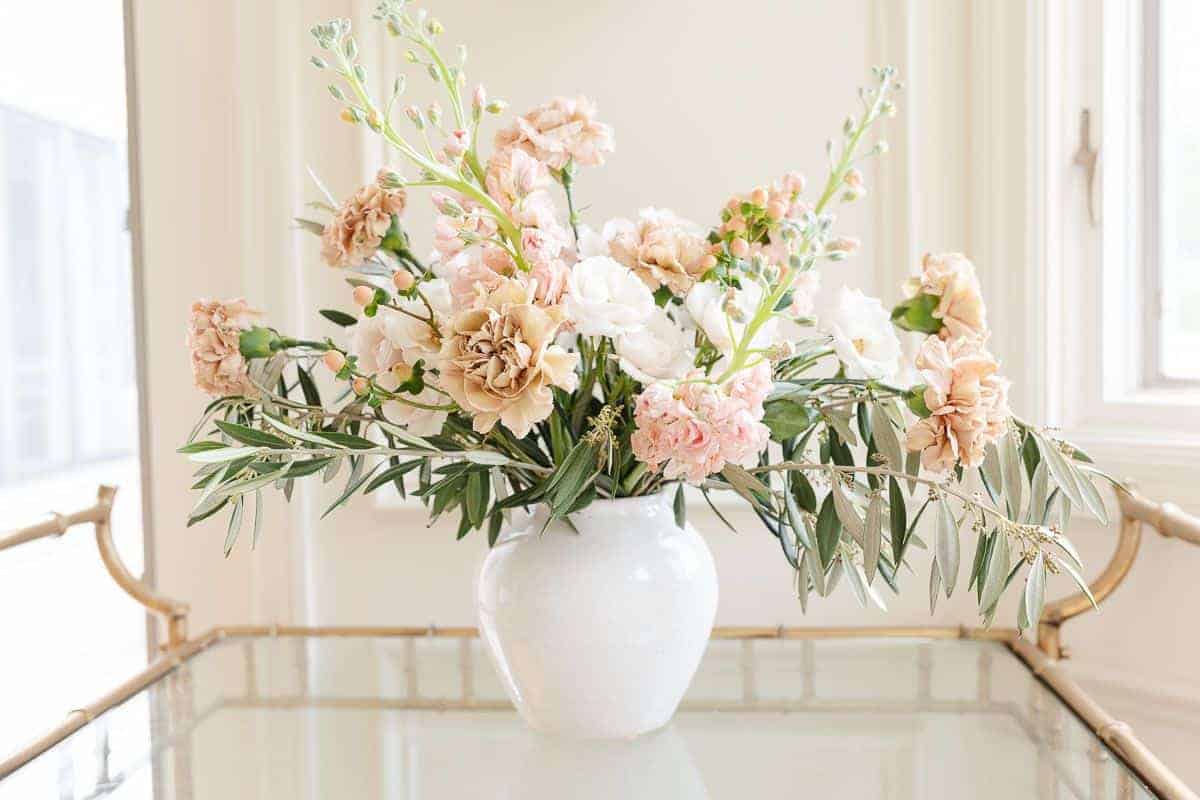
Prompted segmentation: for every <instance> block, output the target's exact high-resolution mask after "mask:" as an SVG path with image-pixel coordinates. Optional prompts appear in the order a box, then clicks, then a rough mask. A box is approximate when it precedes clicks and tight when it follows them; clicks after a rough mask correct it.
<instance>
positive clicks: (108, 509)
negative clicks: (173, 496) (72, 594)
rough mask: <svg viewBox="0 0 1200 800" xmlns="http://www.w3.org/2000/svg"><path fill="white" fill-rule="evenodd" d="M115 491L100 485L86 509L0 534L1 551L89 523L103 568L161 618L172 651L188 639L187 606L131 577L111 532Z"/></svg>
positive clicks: (123, 588)
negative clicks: (92, 529)
mask: <svg viewBox="0 0 1200 800" xmlns="http://www.w3.org/2000/svg"><path fill="white" fill-rule="evenodd" d="M116 494H117V489H116V487H114V486H101V487H100V488H99V489H98V490H97V493H96V502H95V503H94V504H92V505H90V506H88V507H87V508H84V509H81V510H79V511H75V512H73V513H70V514H58V513H53V514H52V515H51V518H50V519H49V520H46V521H45V522H39V523H36V524H34V525H30V526H28V527H25V528H18V529H17V530H15V531H11V532H9V533H7V534H5V535H3V536H0V551H4V550H7V549H9V548H11V547H17V546H18V545H23V544H28V543H29V542H36V541H38V540H39V539H45V538H48V537H51V536H54V537H58V536H62V535H63V534H65V533H66V532H67V531H69V530H70V529H71V528H74V527H77V526H80V525H86V524H88V523H91V524H92V526H93V527H94V529H95V532H96V548H97V549H98V550H99V551H100V560H101V561H102V562H103V563H104V568H105V569H106V570H108V574H109V575H111V576H112V579H113V580H114V581H116V583H117V585H118V586H120V587H121V589H122V590H123V591H124V592H125V593H126V594H128V595H129V596H130V597H132V598H133V599H134V600H136V601H137V602H138V603H139V604H141V605H142V606H143V607H145V609H146V610H147V611H149V612H151V613H152V614H154V615H155V616H156V617H158V618H159V619H160V620H162V622H163V625H164V627H165V629H166V637H165V638H166V643H165V644H164V645H163V648H164V649H165V650H173V649H175V648H177V647H179V646H180V645H182V644H184V643H185V642H186V641H187V638H188V636H187V615H188V606H187V604H186V603H180V602H177V601H175V600H172V599H171V598H169V597H164V596H163V595H161V594H159V593H158V592H156V591H154V590H153V589H152V588H150V587H149V586H147V585H146V584H145V583H144V582H143V581H141V580H140V579H138V578H136V577H134V575H133V573H131V572H130V571H129V568H128V567H126V566H125V562H124V561H122V560H121V554H120V553H119V552H118V551H117V546H116V543H115V542H114V541H113V535H112V507H113V499H114V498H115V497H116Z"/></svg>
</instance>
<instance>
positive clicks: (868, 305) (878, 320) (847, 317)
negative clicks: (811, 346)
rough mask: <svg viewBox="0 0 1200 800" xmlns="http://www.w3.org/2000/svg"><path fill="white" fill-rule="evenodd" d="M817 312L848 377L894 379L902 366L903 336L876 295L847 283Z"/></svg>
mask: <svg viewBox="0 0 1200 800" xmlns="http://www.w3.org/2000/svg"><path fill="white" fill-rule="evenodd" d="M821 311H822V313H819V314H818V315H817V326H818V327H819V328H820V330H821V331H823V332H824V333H827V334H829V335H830V336H831V337H833V349H834V351H835V352H836V353H837V357H838V360H839V361H841V362H842V364H843V365H845V367H846V377H848V378H884V379H887V378H891V377H893V376H894V375H895V374H896V372H897V371H898V370H899V369H900V355H901V351H900V339H899V338H898V337H897V336H896V331H895V328H893V326H892V320H891V317H890V316H889V315H888V312H887V310H886V309H885V308H884V307H883V303H881V302H879V300H878V299H877V298H874V297H867V296H866V295H864V294H863V293H862V292H860V291H859V290H858V289H849V288H847V287H845V286H843V287H841V289H839V290H838V292H837V294H836V296H835V297H834V298H833V299H832V301H831V302H828V303H827V304H826V306H825V307H824V308H823V309H822V310H821Z"/></svg>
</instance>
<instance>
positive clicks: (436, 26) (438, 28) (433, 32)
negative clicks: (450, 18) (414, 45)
mask: <svg viewBox="0 0 1200 800" xmlns="http://www.w3.org/2000/svg"><path fill="white" fill-rule="evenodd" d="M425 30H426V31H428V32H429V35H430V36H437V35H438V34H440V33H442V32H443V31H445V30H446V29H445V28H443V27H442V23H441V22H439V21H438V20H437V18H434V19H431V20H429V23H428V24H427V25H426V26H425Z"/></svg>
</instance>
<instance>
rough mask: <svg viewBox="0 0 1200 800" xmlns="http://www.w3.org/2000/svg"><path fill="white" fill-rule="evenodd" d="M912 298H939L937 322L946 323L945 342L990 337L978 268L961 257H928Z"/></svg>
mask: <svg viewBox="0 0 1200 800" xmlns="http://www.w3.org/2000/svg"><path fill="white" fill-rule="evenodd" d="M907 288H908V291H909V293H910V294H927V295H932V296H934V297H937V298H938V306H937V308H936V309H934V310H933V317H934V319H940V320H941V321H942V329H941V331H940V332H939V333H938V335H939V336H941V337H942V338H943V339H954V338H959V337H981V338H985V337H986V336H987V332H988V328H987V309H986V308H985V307H984V304H983V292H982V290H981V289H980V286H979V277H978V276H977V275H976V274H975V265H974V264H972V263H971V262H970V261H969V260H967V257H966V256H964V255H962V254H961V253H941V254H936V255H935V254H933V253H926V254H925V257H924V258H922V259H921V275H920V277H918V278H914V279H913V280H912V281H911V282H910V284H909V286H908V287H907Z"/></svg>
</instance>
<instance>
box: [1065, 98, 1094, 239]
mask: <svg viewBox="0 0 1200 800" xmlns="http://www.w3.org/2000/svg"><path fill="white" fill-rule="evenodd" d="M1099 160H1100V151H1099V150H1098V149H1096V148H1094V147H1092V110H1091V109H1090V108H1085V109H1083V110H1082V111H1080V112H1079V149H1077V150H1076V151H1075V157H1074V159H1072V161H1071V163H1072V164H1075V165H1077V166H1080V167H1083V174H1084V180H1085V181H1086V187H1087V189H1086V190H1087V212H1088V222H1090V223H1091V225H1092V227H1093V228H1094V227H1096V225H1097V224H1098V223H1099V218H1098V216H1097V214H1096V164H1097V162H1098V161H1099Z"/></svg>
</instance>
